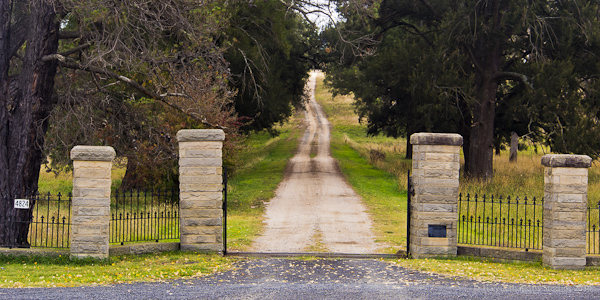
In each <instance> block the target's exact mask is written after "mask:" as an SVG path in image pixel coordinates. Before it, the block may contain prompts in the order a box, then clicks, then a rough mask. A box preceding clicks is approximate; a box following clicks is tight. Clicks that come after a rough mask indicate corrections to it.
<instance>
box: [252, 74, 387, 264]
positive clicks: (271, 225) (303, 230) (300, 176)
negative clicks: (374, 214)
mask: <svg viewBox="0 0 600 300" xmlns="http://www.w3.org/2000/svg"><path fill="white" fill-rule="evenodd" d="M317 74H318V73H316V72H313V73H311V76H310V79H309V82H308V84H307V87H308V89H309V90H310V95H311V97H310V101H309V103H308V105H307V108H306V123H307V129H306V132H305V134H304V136H303V138H302V140H301V141H300V145H299V147H298V152H297V153H296V155H295V156H294V157H293V158H292V159H291V160H290V162H289V163H288V167H287V171H286V174H285V177H284V179H283V181H282V183H281V184H280V185H279V187H278V189H277V190H276V191H275V195H276V196H275V197H274V198H273V199H271V200H270V201H269V202H268V203H267V206H266V210H265V216H266V221H265V230H264V233H263V234H262V235H261V236H260V237H258V238H257V239H256V240H255V241H254V244H253V245H252V248H253V249H254V251H259V252H306V251H312V252H314V251H324V252H335V253H360V254H366V253H376V250H377V249H378V248H383V247H384V245H381V244H377V243H375V242H374V240H375V237H374V235H373V234H372V232H371V225H372V222H371V219H370V217H369V215H368V214H367V213H366V211H365V210H366V208H365V206H364V204H363V203H362V201H361V199H360V198H359V197H358V196H357V195H356V193H355V192H354V190H352V188H351V187H350V185H349V184H348V183H347V182H346V180H345V179H344V176H343V175H342V174H341V172H340V170H339V168H338V166H337V164H336V162H335V160H334V159H333V158H332V157H331V151H330V148H329V146H330V144H329V140H330V131H329V129H330V128H329V127H330V125H329V121H327V118H326V116H325V114H324V113H323V110H322V109H321V107H320V105H319V104H318V103H317V102H316V101H315V97H314V90H315V85H316V76H317Z"/></svg>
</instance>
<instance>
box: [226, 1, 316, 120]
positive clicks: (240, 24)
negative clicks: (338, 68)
mask: <svg viewBox="0 0 600 300" xmlns="http://www.w3.org/2000/svg"><path fill="white" fill-rule="evenodd" d="M287 8H288V7H287V6H286V5H285V4H284V3H282V2H280V1H277V0H270V1H257V2H254V3H251V4H248V3H245V2H239V3H233V4H232V5H230V6H228V8H227V9H228V11H229V12H230V13H231V18H230V20H229V22H230V24H231V26H230V27H229V28H228V29H227V30H226V33H227V36H226V37H224V38H223V39H224V41H223V42H224V43H225V42H226V43H228V44H230V46H229V47H228V50H227V52H226V54H225V58H226V59H227V61H228V62H229V63H230V68H231V78H230V85H231V88H232V89H234V90H236V91H237V94H236V96H235V109H236V112H237V113H238V114H239V116H240V117H246V118H247V119H248V120H251V121H250V122H247V124H245V126H243V129H244V130H245V131H249V130H262V129H267V130H270V129H271V128H272V127H273V125H275V124H277V123H279V122H282V121H284V120H286V119H287V118H288V117H289V116H290V115H291V114H292V112H293V108H294V107H301V106H302V105H303V103H304V100H305V99H304V86H305V83H306V80H307V78H308V71H309V70H310V68H311V67H313V62H312V61H311V59H312V55H311V52H312V51H313V50H314V49H315V48H316V47H317V46H318V44H317V43H316V39H315V37H314V36H315V28H314V27H312V26H311V25H310V24H308V23H307V22H306V21H305V20H304V19H303V18H302V17H301V16H300V15H299V14H298V13H297V12H296V11H297V10H291V11H290V10H288V9H287Z"/></svg>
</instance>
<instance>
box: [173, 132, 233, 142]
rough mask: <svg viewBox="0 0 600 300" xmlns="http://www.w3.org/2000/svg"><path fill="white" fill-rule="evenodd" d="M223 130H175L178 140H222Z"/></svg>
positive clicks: (223, 136)
mask: <svg viewBox="0 0 600 300" xmlns="http://www.w3.org/2000/svg"><path fill="white" fill-rule="evenodd" d="M224 140H225V131H223V130H221V129H182V130H179V131H178V132H177V141H178V142H203V141H224Z"/></svg>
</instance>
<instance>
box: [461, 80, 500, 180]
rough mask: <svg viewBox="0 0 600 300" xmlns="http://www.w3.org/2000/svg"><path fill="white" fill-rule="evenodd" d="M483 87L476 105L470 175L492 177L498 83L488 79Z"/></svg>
mask: <svg viewBox="0 0 600 300" xmlns="http://www.w3.org/2000/svg"><path fill="white" fill-rule="evenodd" d="M487 81H488V82H486V83H485V84H483V87H482V93H481V95H482V96H481V98H480V99H481V100H480V102H479V103H477V104H476V105H475V113H474V118H473V121H474V123H473V127H472V128H471V140H470V145H469V146H470V149H469V163H468V166H469V169H468V170H467V172H468V174H469V175H470V176H474V177H477V178H480V179H482V180H488V179H491V178H492V176H493V172H494V118H495V116H496V89H497V88H498V84H497V83H494V82H491V81H490V80H487Z"/></svg>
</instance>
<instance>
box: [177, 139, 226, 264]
mask: <svg viewBox="0 0 600 300" xmlns="http://www.w3.org/2000/svg"><path fill="white" fill-rule="evenodd" d="M224 140H225V132H224V131H223V130H220V129H186V130H180V131H179V132H177V141H178V142H179V216H180V235H181V250H182V251H218V252H221V251H223V227H222V222H223V210H222V204H223V203H222V201H223V175H222V174H223V154H222V149H223V141H224Z"/></svg>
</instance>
